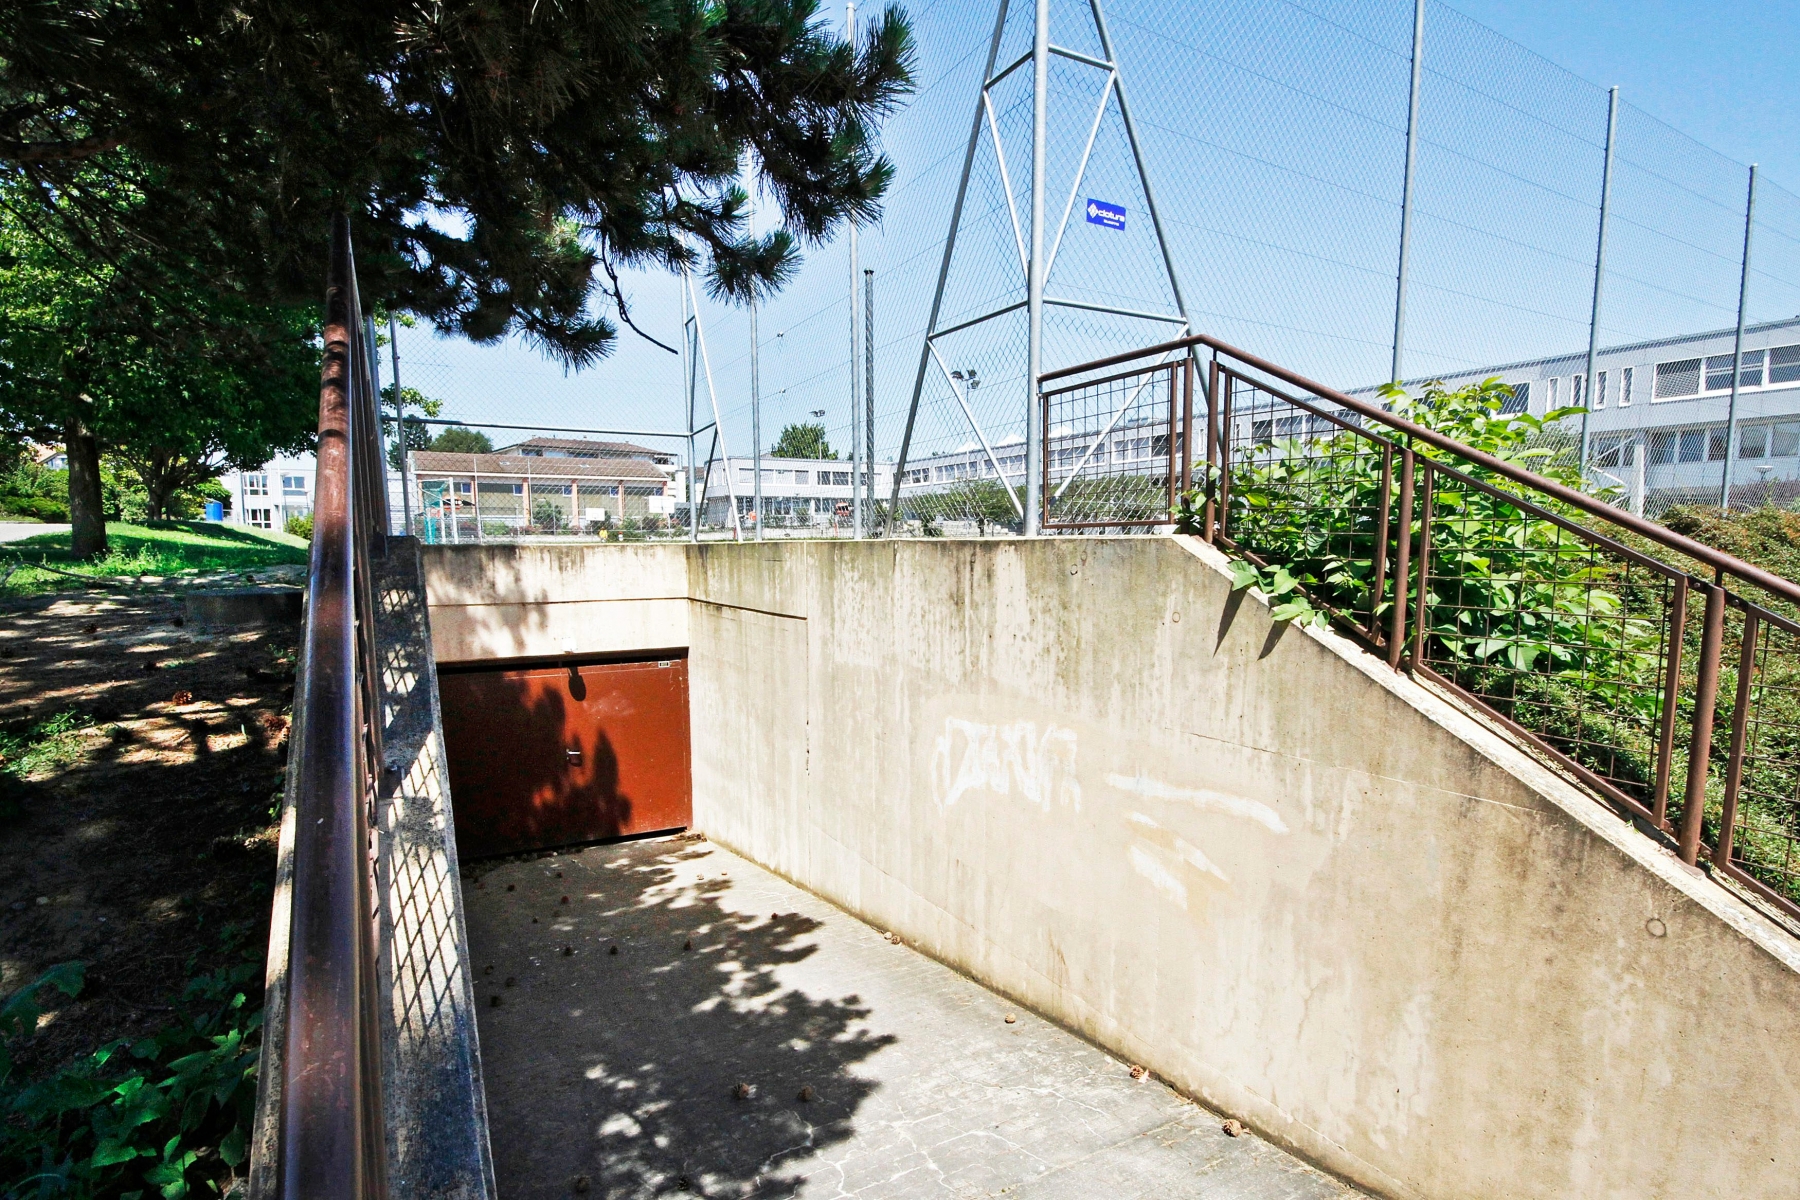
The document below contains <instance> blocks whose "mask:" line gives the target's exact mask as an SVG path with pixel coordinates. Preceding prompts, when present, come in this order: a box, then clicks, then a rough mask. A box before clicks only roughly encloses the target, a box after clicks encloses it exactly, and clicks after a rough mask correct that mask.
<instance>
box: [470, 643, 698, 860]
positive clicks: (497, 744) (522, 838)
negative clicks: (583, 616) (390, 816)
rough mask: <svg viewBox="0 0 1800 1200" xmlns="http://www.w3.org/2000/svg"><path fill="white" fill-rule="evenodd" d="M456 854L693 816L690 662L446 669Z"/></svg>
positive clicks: (533, 845) (648, 827)
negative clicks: (688, 677)
mask: <svg viewBox="0 0 1800 1200" xmlns="http://www.w3.org/2000/svg"><path fill="white" fill-rule="evenodd" d="M438 693H439V696H440V697H441V699H442V703H443V713H444V742H445V749H446V751H447V752H448V754H449V759H450V798H451V806H452V810H453V811H454V813H455V816H456V844H457V849H458V851H459V852H460V853H461V854H462V855H463V856H465V857H468V858H480V857H484V856H486V855H492V854H512V853H515V852H518V851H521V850H543V849H548V848H550V847H553V846H567V845H571V844H573V843H576V842H591V841H596V840H598V839H600V838H610V837H621V836H624V835H627V834H634V833H653V832H656V831H658V830H664V829H683V828H686V827H687V826H688V825H689V824H691V823H692V821H693V776H692V773H691V770H690V766H691V764H690V759H689V743H688V686H687V660H686V659H685V658H669V659H659V660H657V661H653V662H610V663H579V664H577V663H571V664H569V665H566V666H539V667H525V668H516V669H493V668H487V669H480V670H457V669H449V670H445V671H442V672H440V674H439V677H438Z"/></svg>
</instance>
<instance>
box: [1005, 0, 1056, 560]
mask: <svg viewBox="0 0 1800 1200" xmlns="http://www.w3.org/2000/svg"><path fill="white" fill-rule="evenodd" d="M1049 104H1050V0H1037V21H1036V25H1035V29H1034V32H1033V35H1032V43H1031V259H1030V262H1029V264H1028V268H1027V271H1026V278H1025V301H1026V308H1027V311H1028V313H1029V319H1030V324H1029V332H1028V334H1027V344H1026V360H1027V367H1026V388H1025V513H1024V517H1025V536H1026V537H1034V536H1036V534H1037V532H1038V509H1039V508H1040V507H1041V506H1042V504H1043V480H1042V479H1041V478H1040V475H1041V474H1042V472H1041V470H1040V468H1041V466H1042V463H1043V457H1044V447H1043V446H1042V445H1041V444H1040V443H1041V442H1042V441H1043V423H1044V422H1043V415H1042V413H1041V412H1040V411H1039V405H1038V378H1039V376H1041V375H1042V374H1043V373H1044V170H1045V160H1046V158H1047V157H1048V156H1047V154H1046V152H1045V142H1046V140H1047V135H1048V130H1049V111H1050V110H1049ZM1005 482H1006V480H1005V477H1004V476H1002V477H1001V483H1002V485H1004V484H1005Z"/></svg>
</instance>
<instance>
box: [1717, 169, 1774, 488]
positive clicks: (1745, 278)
mask: <svg viewBox="0 0 1800 1200" xmlns="http://www.w3.org/2000/svg"><path fill="white" fill-rule="evenodd" d="M1755 220H1756V164H1755V163H1751V164H1750V194H1749V195H1748V196H1746V197H1745V198H1744V257H1743V261H1742V262H1741V263H1740V264H1739V266H1738V319H1737V338H1736V339H1735V340H1734V341H1733V342H1732V344H1731V403H1730V405H1729V406H1727V407H1726V409H1725V481H1724V482H1723V483H1721V484H1720V485H1719V507H1720V508H1721V509H1724V510H1725V511H1727V512H1729V511H1730V510H1731V464H1732V459H1733V457H1734V456H1735V454H1736V452H1737V402H1738V384H1739V383H1741V382H1742V378H1741V377H1742V375H1743V373H1744V302H1745V301H1746V300H1747V299H1749V297H1750V231H1751V230H1752V229H1753V228H1755V225H1754V222H1755ZM1764 369H1765V370H1766V369H1767V367H1766V366H1765V368H1764Z"/></svg>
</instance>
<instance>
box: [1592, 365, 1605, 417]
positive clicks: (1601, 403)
mask: <svg viewBox="0 0 1800 1200" xmlns="http://www.w3.org/2000/svg"><path fill="white" fill-rule="evenodd" d="M1594 407H1595V408H1597V409H1599V408H1605V407H1606V372H1605V371H1601V372H1600V373H1599V374H1597V375H1595V376H1594Z"/></svg>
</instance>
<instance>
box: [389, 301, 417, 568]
mask: <svg viewBox="0 0 1800 1200" xmlns="http://www.w3.org/2000/svg"><path fill="white" fill-rule="evenodd" d="M388 353H389V354H390V355H392V356H393V360H394V418H395V419H394V428H396V429H397V430H399V431H400V520H401V522H402V528H404V529H405V530H406V532H407V534H408V536H410V535H411V534H412V485H411V484H409V483H407V481H406V456H407V449H406V400H405V398H404V397H403V396H402V395H401V392H400V326H399V323H398V322H396V321H395V320H394V314H393V313H391V312H390V313H389V314H388Z"/></svg>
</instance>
